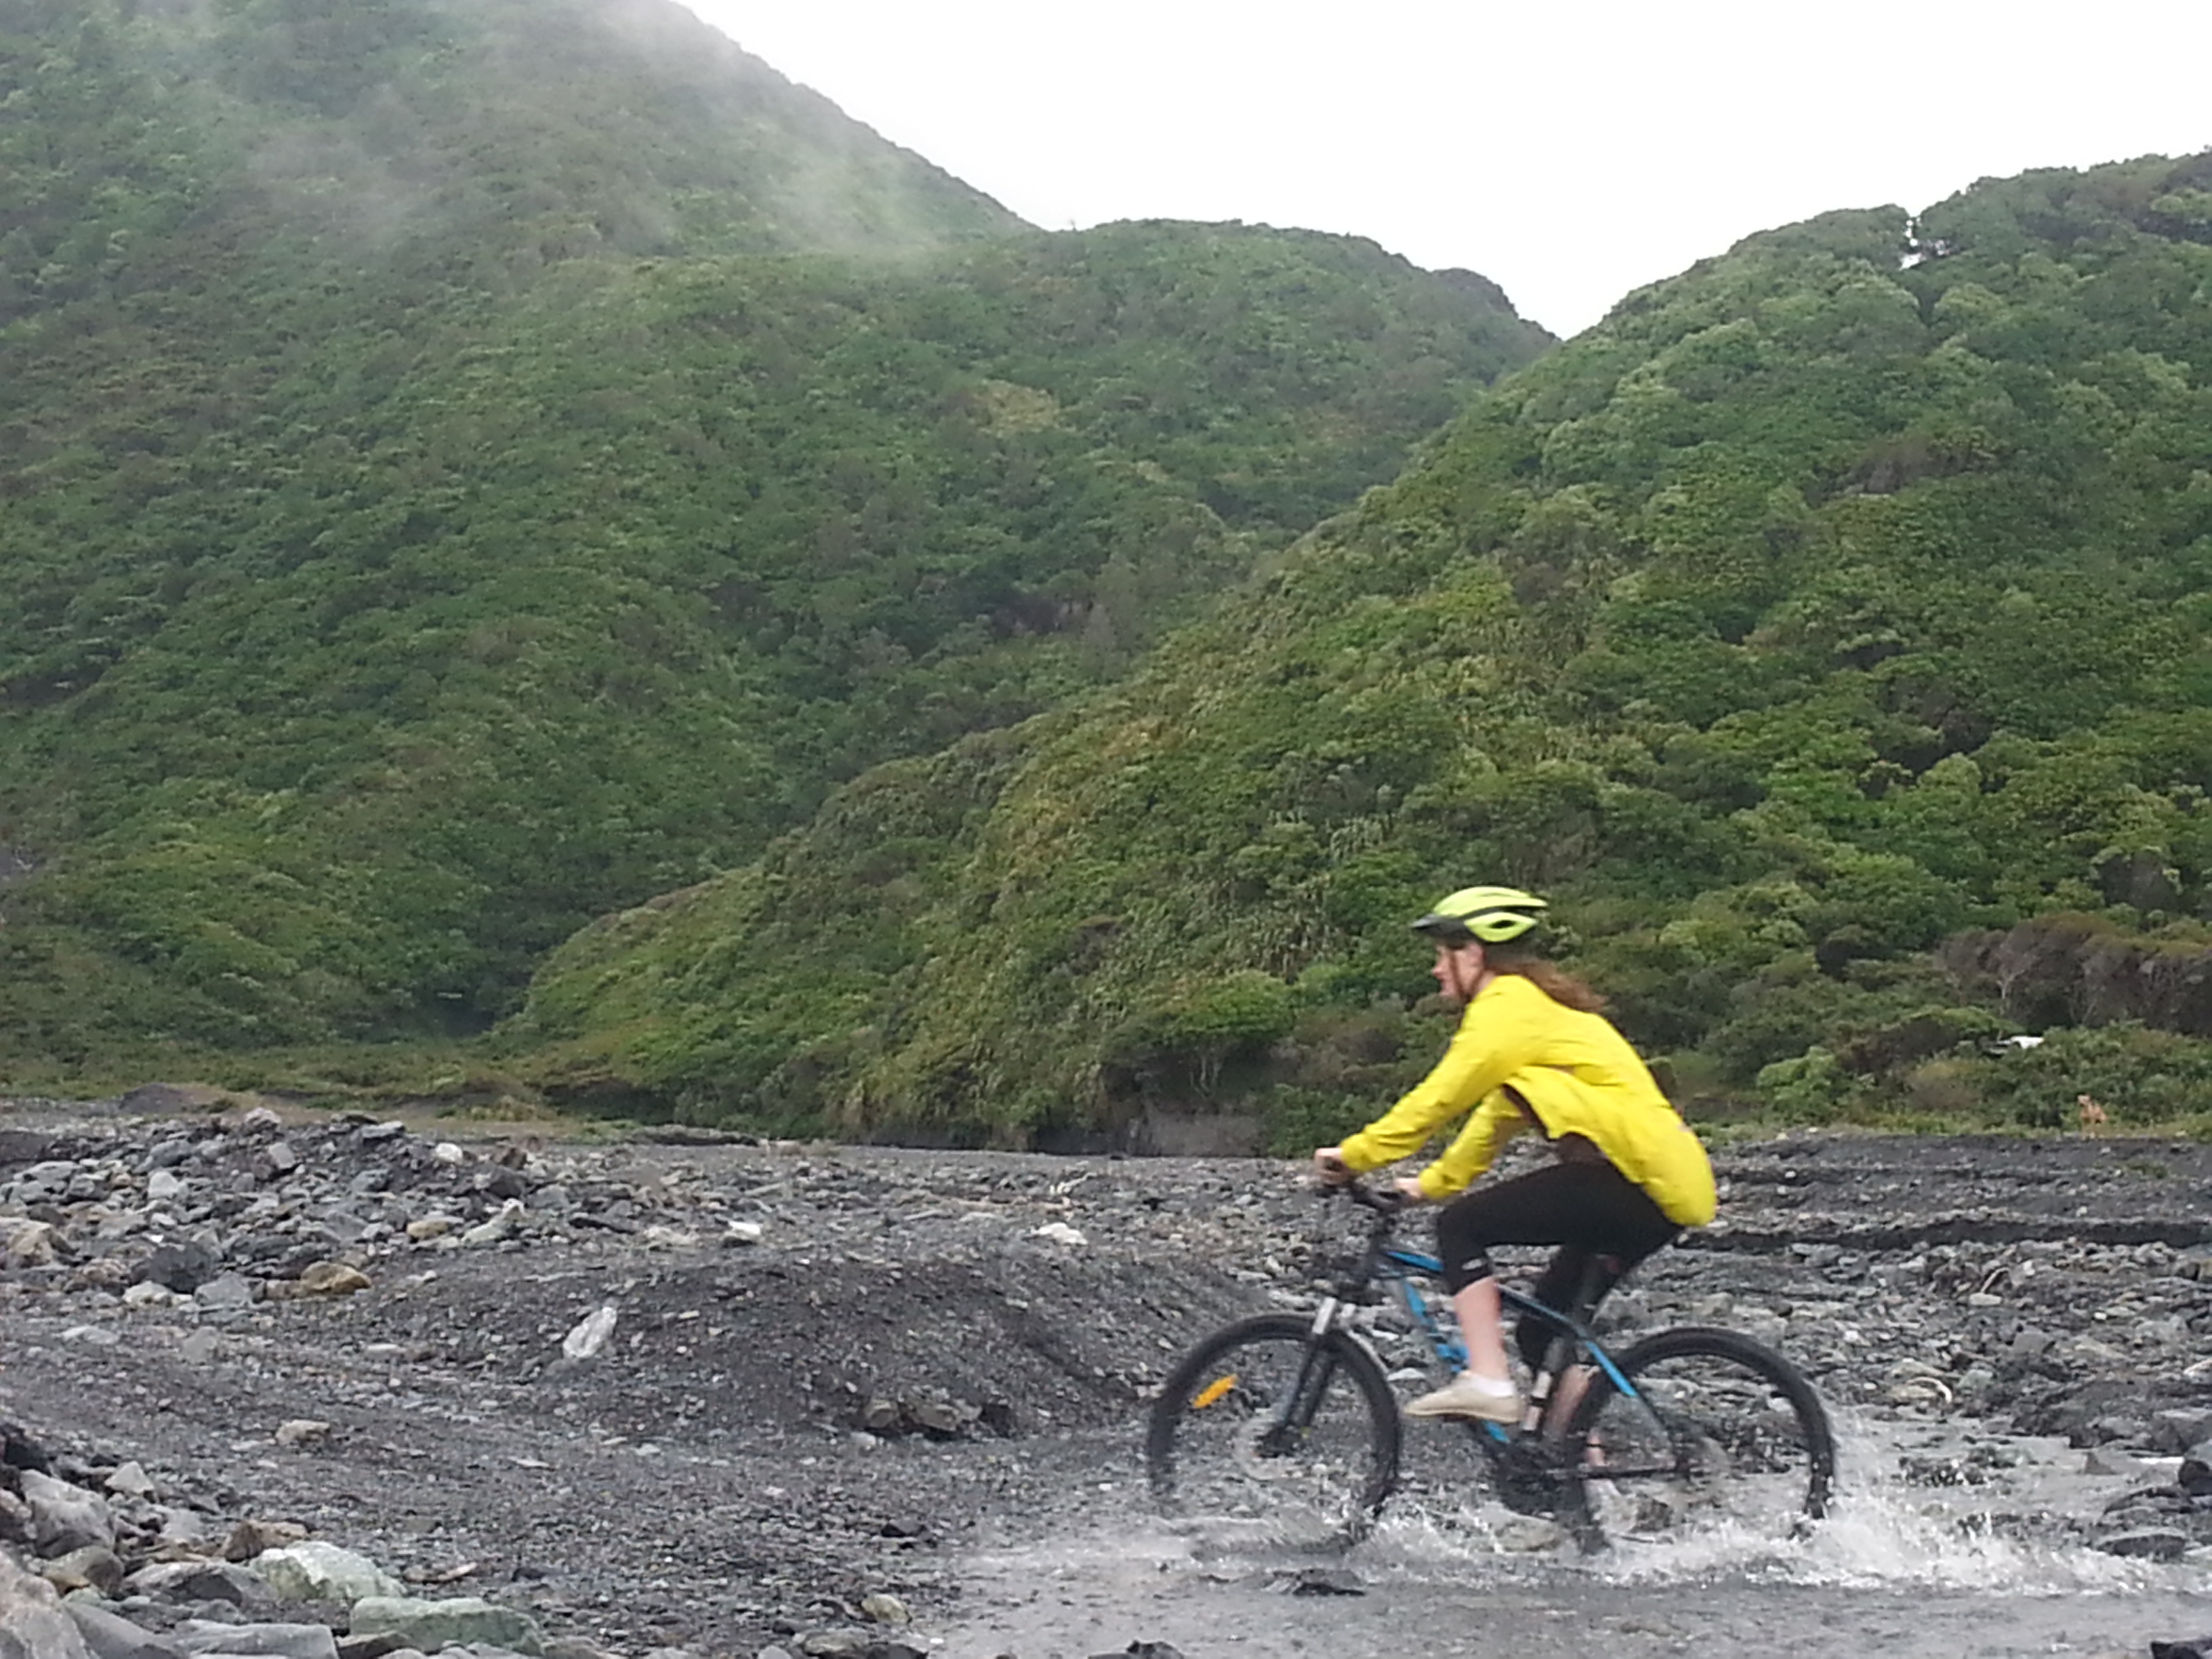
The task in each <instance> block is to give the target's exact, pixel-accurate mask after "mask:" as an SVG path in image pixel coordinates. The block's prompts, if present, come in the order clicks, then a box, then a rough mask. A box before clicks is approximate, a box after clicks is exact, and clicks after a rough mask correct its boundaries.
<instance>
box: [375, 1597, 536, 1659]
mask: <svg viewBox="0 0 2212 1659" xmlns="http://www.w3.org/2000/svg"><path fill="white" fill-rule="evenodd" d="M348 1622H349V1628H350V1629H351V1630H352V1631H353V1632H355V1633H356V1635H359V1634H364V1633H367V1632H372V1631H389V1632H392V1634H394V1635H397V1636H404V1637H405V1638H407V1639H408V1640H409V1641H410V1642H411V1643H413V1644H415V1645H416V1647H418V1648H421V1649H422V1650H424V1651H425V1652H431V1653H435V1652H436V1651H437V1650H439V1649H440V1648H441V1647H464V1646H466V1645H467V1644H470V1643H471V1642H483V1643H488V1644H491V1645H493V1646H495V1647H506V1648H512V1649H513V1650H514V1651H516V1652H517V1653H521V1654H533V1655H534V1654H542V1653H543V1652H544V1637H543V1636H542V1635H541V1634H540V1633H539V1632H538V1624H537V1621H536V1620H533V1619H532V1618H531V1617H530V1616H529V1615H528V1614H527V1613H520V1612H518V1611H517V1610H516V1609H514V1608H513V1607H500V1606H498V1605H496V1604H495V1603H493V1602H490V1601H485V1600H484V1599H483V1597H481V1596H476V1595H462V1596H455V1597H453V1598H451V1599H449V1600H446V1601H423V1600H420V1599H418V1598H416V1597H414V1596H406V1595H370V1596H364V1597H363V1598H362V1599H361V1600H360V1601H356V1602H355V1603H354V1605H353V1615H352V1618H351V1619H350V1620H349V1621H348Z"/></svg>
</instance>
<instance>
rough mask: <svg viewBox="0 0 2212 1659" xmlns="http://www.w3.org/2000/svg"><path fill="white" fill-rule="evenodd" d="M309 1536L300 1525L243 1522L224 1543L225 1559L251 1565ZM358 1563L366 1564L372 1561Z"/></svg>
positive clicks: (363, 1558) (288, 1522)
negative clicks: (257, 1559)
mask: <svg viewBox="0 0 2212 1659" xmlns="http://www.w3.org/2000/svg"><path fill="white" fill-rule="evenodd" d="M306 1536H307V1528H305V1527H303V1526H301V1524H300V1523H299V1522H296V1521H241V1522H239V1523H238V1524H237V1525H236V1526H234V1527H233V1528H231V1529H230V1536H229V1537H228V1538H227V1539H225V1540H224V1541H223V1546H222V1559H224V1560H226V1561H251V1560H252V1559H254V1558H255V1557H256V1556H258V1555H261V1554H264V1553H267V1552H269V1551H271V1550H281V1549H283V1548H285V1547H288V1546H289V1545H293V1544H296V1543H298V1542H299V1541H301V1539H303V1538H305V1537H306ZM356 1559H362V1560H366V1559H368V1558H367V1557H365V1556H363V1557H357V1558H356ZM372 1565H373V1564H372ZM263 1576H264V1577H266V1576H267V1575H265V1574H264V1575H263ZM271 1588H274V1587H273V1586H272V1587H271ZM303 1599H312V1598H303Z"/></svg>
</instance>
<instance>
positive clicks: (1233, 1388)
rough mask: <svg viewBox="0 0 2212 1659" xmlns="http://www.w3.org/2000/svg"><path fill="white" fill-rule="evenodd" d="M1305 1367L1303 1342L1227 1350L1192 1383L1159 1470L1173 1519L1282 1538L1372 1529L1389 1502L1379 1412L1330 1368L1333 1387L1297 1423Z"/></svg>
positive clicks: (1341, 1369)
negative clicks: (1375, 1510) (1384, 1498)
mask: <svg viewBox="0 0 2212 1659" xmlns="http://www.w3.org/2000/svg"><path fill="white" fill-rule="evenodd" d="M1304 1358H1305V1345H1304V1340H1302V1339H1301V1338H1297V1337H1292V1336H1290V1335H1287V1334H1285V1335H1281V1336H1275V1335H1264V1334H1263V1335H1258V1336H1254V1337H1251V1338H1248V1339H1246V1340H1243V1341H1241V1342H1239V1343H1237V1344H1235V1345H1234V1346H1229V1347H1226V1348H1225V1349H1223V1350H1222V1351H1221V1352H1218V1353H1217V1354H1216V1355H1214V1356H1213V1359H1212V1364H1209V1365H1207V1366H1206V1367H1204V1368H1203V1369H1202V1370H1200V1373H1199V1374H1198V1375H1197V1376H1195V1377H1194V1379H1193V1381H1192V1383H1191V1385H1190V1386H1189V1387H1188V1389H1185V1390H1184V1391H1183V1396H1182V1402H1181V1404H1180V1405H1179V1406H1178V1407H1176V1412H1175V1419H1174V1428H1173V1434H1172V1437H1171V1438H1170V1441H1169V1443H1168V1448H1167V1452H1166V1455H1165V1456H1164V1457H1163V1458H1161V1459H1160V1460H1158V1462H1157V1463H1156V1466H1155V1470H1154V1474H1155V1484H1156V1486H1157V1487H1158V1491H1159V1493H1160V1496H1161V1497H1162V1498H1164V1500H1166V1502H1167V1504H1168V1505H1169V1507H1170V1510H1171V1511H1172V1512H1173V1513H1175V1514H1176V1515H1178V1516H1182V1517H1183V1518H1184V1519H1185V1520H1187V1521H1190V1522H1211V1523H1213V1524H1214V1525H1216V1526H1224V1525H1225V1526H1227V1527H1229V1528H1234V1529H1241V1530H1256V1531H1259V1532H1262V1533H1265V1534H1267V1535H1269V1536H1275V1537H1296V1536H1302V1535H1304V1534H1310V1533H1312V1532H1315V1531H1316V1530H1318V1531H1320V1532H1322V1533H1328V1534H1341V1533H1342V1532H1343V1531H1344V1530H1345V1529H1346V1528H1357V1527H1358V1526H1360V1525H1362V1524H1364V1521H1365V1519H1366V1517H1367V1516H1368V1515H1369V1514H1370V1511H1371V1509H1372V1505H1373V1504H1374V1503H1375V1502H1376V1500H1377V1499H1378V1498H1379V1496H1380V1493H1379V1492H1378V1491H1377V1490H1376V1488H1377V1486H1378V1484H1379V1481H1380V1479H1381V1470H1380V1464H1379V1461H1378V1460H1379V1454H1378V1452H1377V1446H1378V1444H1379V1443H1380V1435H1381V1425H1380V1424H1379V1423H1378V1422H1377V1420H1376V1412H1375V1407H1374V1405H1373V1402H1371V1401H1370V1400H1369V1399H1368V1398H1367V1396H1366V1394H1365V1392H1364V1389H1362V1388H1361V1387H1360V1386H1359V1383H1358V1380H1357V1379H1356V1378H1355V1377H1354V1376H1352V1375H1351V1374H1350V1372H1349V1371H1348V1370H1347V1369H1346V1366H1344V1365H1343V1364H1336V1363H1334V1361H1331V1360H1329V1359H1328V1358H1326V1357H1324V1358H1323V1360H1322V1363H1323V1364H1325V1365H1327V1366H1328V1370H1329V1373H1330V1374H1329V1375H1328V1376H1327V1378H1326V1386H1325V1387H1324V1388H1323V1389H1321V1390H1320V1393H1319V1399H1318V1401H1317V1403H1315V1404H1312V1405H1310V1407H1309V1408H1308V1411H1307V1413H1304V1414H1303V1420H1293V1419H1294V1418H1297V1417H1298V1416H1300V1415H1301V1414H1300V1413H1296V1412H1295V1410H1294V1398H1293V1397H1294V1395H1296V1393H1297V1389H1298V1385H1299V1379H1300V1370H1301V1366H1302V1365H1303V1364H1304Z"/></svg>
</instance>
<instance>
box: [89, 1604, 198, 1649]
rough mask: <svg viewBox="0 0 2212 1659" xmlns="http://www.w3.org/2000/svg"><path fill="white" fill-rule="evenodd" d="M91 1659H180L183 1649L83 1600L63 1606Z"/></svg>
mask: <svg viewBox="0 0 2212 1659" xmlns="http://www.w3.org/2000/svg"><path fill="white" fill-rule="evenodd" d="M64 1607H67V1608H68V1610H69V1616H70V1619H71V1620H74V1621H75V1622H76V1628H77V1634H78V1635H80V1636H82V1638H84V1644H85V1646H86V1647H88V1648H89V1649H91V1650H92V1652H93V1656H94V1659H183V1655H184V1651H185V1650H183V1649H182V1648H180V1647H178V1646H177V1645H176V1644H174V1643H172V1642H165V1641H163V1640H162V1639H161V1638H160V1637H158V1636H156V1635H155V1634H154V1633H153V1632H151V1631H149V1630H143V1629H141V1628H140V1627H139V1626H137V1625H134V1624H132V1623H131V1620H128V1619H125V1618H124V1617H123V1616H122V1614H120V1613H110V1612H109V1611H108V1610H107V1609H106V1608H105V1607H93V1606H91V1605H89V1604H88V1603H86V1602H83V1601H69V1602H65V1603H64Z"/></svg>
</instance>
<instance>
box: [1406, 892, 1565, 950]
mask: <svg viewBox="0 0 2212 1659" xmlns="http://www.w3.org/2000/svg"><path fill="white" fill-rule="evenodd" d="M1545 908H1546V906H1545V903H1544V901H1543V900H1541V899H1540V898H1538V897H1537V896H1535V895H1534V893H1524V892H1522V890H1520V889H1519V888H1517V887H1462V888H1461V889H1460V890H1459V891H1457V892H1456V893H1447V894H1445V895H1444V896H1443V897H1442V898H1440V899H1438V900H1437V908H1435V909H1433V910H1431V911H1430V912H1429V914H1428V915H1425V916H1423V917H1422V918H1421V919H1420V920H1419V921H1417V922H1415V923H1414V924H1413V931H1414V932H1415V933H1426V934H1427V935H1428V936H1429V937H1430V938H1431V939H1434V940H1436V941H1437V944H1439V945H1465V944H1466V943H1468V941H1469V940H1470V939H1474V940H1477V941H1480V943H1482V944H1484V945H1503V944H1504V943H1505V942H1506V941H1507V940H1508V939H1519V938H1520V937H1521V935H1522V934H1523V933H1527V932H1528V931H1529V930H1530V929H1531V928H1533V927H1535V926H1536V925H1537V924H1538V923H1539V922H1541V921H1542V920H1543V916H1542V915H1541V912H1542V911H1543V910H1544V909H1545Z"/></svg>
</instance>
